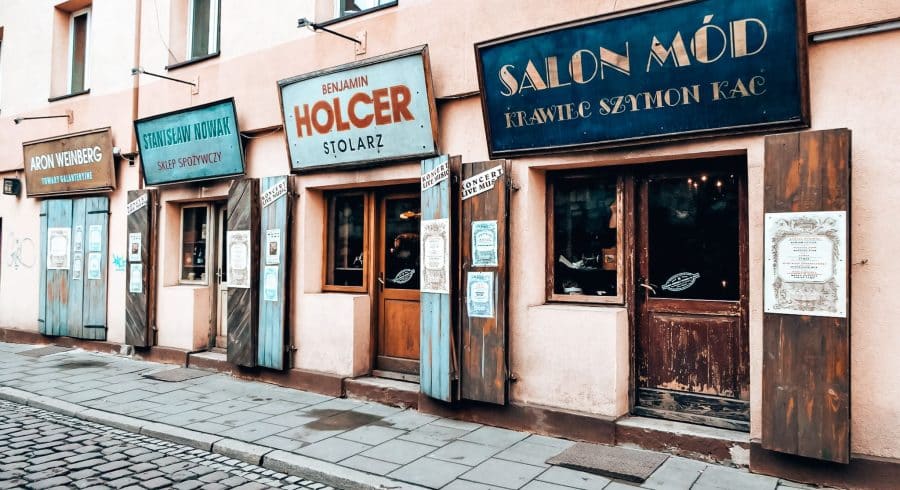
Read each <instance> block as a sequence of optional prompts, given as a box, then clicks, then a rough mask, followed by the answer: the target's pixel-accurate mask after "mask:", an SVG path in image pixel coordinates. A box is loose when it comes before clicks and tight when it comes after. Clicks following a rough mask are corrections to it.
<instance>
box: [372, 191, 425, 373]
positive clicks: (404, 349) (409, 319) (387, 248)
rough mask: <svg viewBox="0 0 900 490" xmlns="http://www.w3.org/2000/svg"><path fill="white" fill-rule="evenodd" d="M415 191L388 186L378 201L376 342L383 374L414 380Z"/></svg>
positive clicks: (418, 213) (416, 343)
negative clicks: (401, 190)
mask: <svg viewBox="0 0 900 490" xmlns="http://www.w3.org/2000/svg"><path fill="white" fill-rule="evenodd" d="M420 199H421V198H420V194H419V193H417V192H392V193H389V194H383V195H381V197H380V199H379V204H378V213H379V220H378V223H379V225H378V233H377V238H376V248H375V253H376V257H377V259H378V260H377V261H376V262H377V270H376V274H377V275H376V280H377V300H376V301H377V309H378V313H377V315H378V321H377V342H376V353H375V369H376V370H378V371H380V373H379V374H380V375H382V376H392V375H393V376H396V377H399V378H402V379H407V380H410V381H418V379H417V378H418V374H419V222H420V221H421V214H422V213H421V206H420Z"/></svg>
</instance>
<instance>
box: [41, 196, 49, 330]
mask: <svg viewBox="0 0 900 490" xmlns="http://www.w3.org/2000/svg"><path fill="white" fill-rule="evenodd" d="M49 213H50V201H41V246H40V252H39V253H40V257H38V263H39V264H40V284H39V291H38V331H39V332H40V333H42V334H44V335H50V329H49V325H48V324H47V223H48V221H49V216H48V214H49Z"/></svg>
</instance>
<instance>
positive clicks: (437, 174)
mask: <svg viewBox="0 0 900 490" xmlns="http://www.w3.org/2000/svg"><path fill="white" fill-rule="evenodd" d="M449 177H450V165H449V164H448V163H447V162H444V163H442V164H440V165H438V166H437V167H434V168H433V169H431V170H429V171H428V172H427V173H426V174H424V175H422V190H423V191H424V190H428V189H431V188H432V187H434V186H436V185H438V184H440V183H441V182H443V181H445V180H447V178H449Z"/></svg>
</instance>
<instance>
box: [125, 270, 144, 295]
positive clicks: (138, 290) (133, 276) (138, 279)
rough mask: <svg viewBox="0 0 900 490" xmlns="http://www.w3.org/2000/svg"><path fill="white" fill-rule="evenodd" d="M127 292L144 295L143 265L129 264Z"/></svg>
mask: <svg viewBox="0 0 900 490" xmlns="http://www.w3.org/2000/svg"><path fill="white" fill-rule="evenodd" d="M129 265H130V266H131V267H130V270H129V275H128V292H129V293H134V294H143V293H144V264H129Z"/></svg>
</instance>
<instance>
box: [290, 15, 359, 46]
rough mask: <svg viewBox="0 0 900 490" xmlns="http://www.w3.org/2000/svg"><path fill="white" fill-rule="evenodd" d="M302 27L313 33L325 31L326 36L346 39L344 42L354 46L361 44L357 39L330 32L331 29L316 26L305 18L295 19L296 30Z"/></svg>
mask: <svg viewBox="0 0 900 490" xmlns="http://www.w3.org/2000/svg"><path fill="white" fill-rule="evenodd" d="M302 27H311V28H312V30H313V32H315V31H325V32H327V33H328V34H333V35H335V36H337V37H342V38H344V39H346V40H348V41H353V42H355V43H356V44H362V41H360V40H359V39H355V38H352V37H350V36H348V35H346V34H341V33H340V32H335V31H332V30H331V29H329V28H327V27H322V26H321V25H319V24H316V23H315V22H313V21H311V20H309V19H307V18H306V17H301V18H299V19H297V28H298V29H299V28H302Z"/></svg>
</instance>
